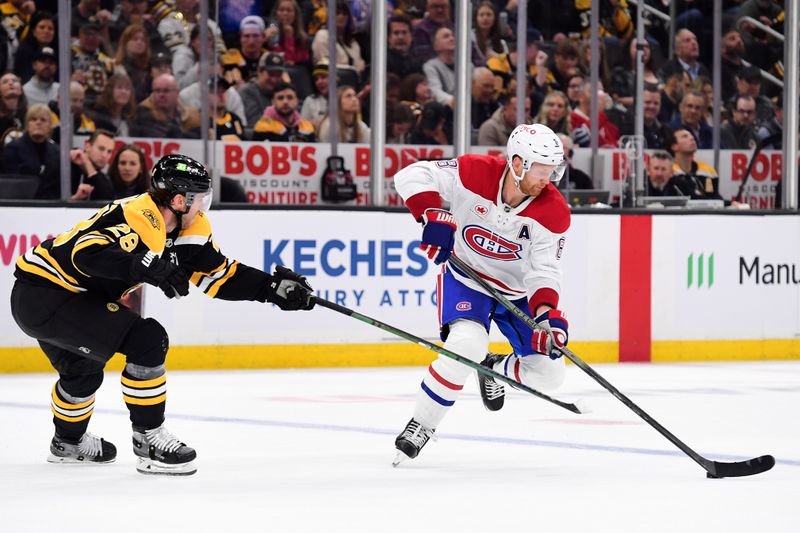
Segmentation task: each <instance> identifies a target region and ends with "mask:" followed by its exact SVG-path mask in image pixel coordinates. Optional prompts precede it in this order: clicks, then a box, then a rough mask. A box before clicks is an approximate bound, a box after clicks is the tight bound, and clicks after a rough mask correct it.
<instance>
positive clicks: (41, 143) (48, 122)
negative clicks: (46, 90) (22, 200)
mask: <svg viewBox="0 0 800 533" xmlns="http://www.w3.org/2000/svg"><path fill="white" fill-rule="evenodd" d="M52 132H53V119H52V115H51V114H50V109H49V108H48V107H47V106H46V105H44V104H34V105H32V106H30V108H28V112H27V113H26V114H25V133H23V134H22V137H20V138H19V139H16V140H14V141H11V142H10V143H9V144H7V145H6V147H5V148H4V149H3V171H4V172H5V173H6V174H22V175H26V176H38V177H39V187H38V188H37V190H36V195H35V198H37V199H57V198H60V196H61V181H60V179H59V175H60V172H59V149H58V145H57V144H56V143H54V142H53V140H52V139H51V138H50V135H51V133H52Z"/></svg>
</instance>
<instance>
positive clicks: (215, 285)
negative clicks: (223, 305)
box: [206, 261, 239, 298]
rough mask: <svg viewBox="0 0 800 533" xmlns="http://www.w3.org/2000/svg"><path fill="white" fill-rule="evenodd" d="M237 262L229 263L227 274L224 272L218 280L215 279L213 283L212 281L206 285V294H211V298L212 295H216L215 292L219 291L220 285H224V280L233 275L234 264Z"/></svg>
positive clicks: (234, 271) (237, 262)
mask: <svg viewBox="0 0 800 533" xmlns="http://www.w3.org/2000/svg"><path fill="white" fill-rule="evenodd" d="M238 264H239V261H234V263H233V264H232V265H231V268H230V270H229V271H228V273H227V274H225V275H224V276H222V277H221V278H220V279H218V280H217V281H215V282H214V283H212V284H211V285H210V286H209V287H208V290H207V291H206V294H208V295H209V296H211V297H212V298H213V297H214V296H216V295H217V292H219V289H220V287H222V286H223V285H225V282H226V281H228V280H229V279H230V278H231V276H233V275H234V274H235V273H236V266H237V265H238Z"/></svg>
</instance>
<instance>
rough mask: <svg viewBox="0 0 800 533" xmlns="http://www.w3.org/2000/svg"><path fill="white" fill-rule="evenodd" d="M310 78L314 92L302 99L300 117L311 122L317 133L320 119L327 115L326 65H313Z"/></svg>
mask: <svg viewBox="0 0 800 533" xmlns="http://www.w3.org/2000/svg"><path fill="white" fill-rule="evenodd" d="M311 78H312V82H313V84H314V92H313V93H312V94H310V95H309V96H306V97H305V98H304V99H303V107H302V108H301V109H300V115H301V116H302V117H303V118H304V119H306V120H308V121H309V122H311V124H312V125H313V126H314V131H318V130H319V125H320V124H321V123H322V119H323V118H325V115H326V114H327V113H328V63H327V62H325V61H322V62H319V63H317V64H316V65H314V70H312V71H311Z"/></svg>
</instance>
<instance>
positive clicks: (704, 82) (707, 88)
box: [689, 76, 714, 123]
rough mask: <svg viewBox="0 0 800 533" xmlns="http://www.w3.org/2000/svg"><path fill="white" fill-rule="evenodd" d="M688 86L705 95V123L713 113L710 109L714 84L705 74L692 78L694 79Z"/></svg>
mask: <svg viewBox="0 0 800 533" xmlns="http://www.w3.org/2000/svg"><path fill="white" fill-rule="evenodd" d="M689 87H690V88H691V89H694V90H696V91H699V92H701V93H702V94H703V96H704V97H705V99H706V105H705V107H703V120H704V121H705V122H707V123H710V122H711V120H712V115H713V113H714V110H713V109H712V106H713V105H714V85H713V84H712V83H711V80H710V79H708V78H706V77H705V76H698V77H696V78H695V79H694V81H692V83H691V85H690V86H689Z"/></svg>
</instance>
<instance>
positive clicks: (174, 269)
mask: <svg viewBox="0 0 800 533" xmlns="http://www.w3.org/2000/svg"><path fill="white" fill-rule="evenodd" d="M131 277H132V278H133V280H134V281H135V282H137V283H141V282H143V283H149V284H150V285H154V286H156V287H158V288H159V289H161V290H162V291H164V294H166V295H167V298H175V297H177V298H180V297H181V296H186V295H187V294H189V277H188V276H187V275H186V272H184V271H183V269H182V268H181V267H179V266H178V265H176V264H174V263H172V262H170V261H168V260H166V259H163V258H161V257H159V256H157V255H156V254H154V253H153V252H151V251H148V252H146V253H144V254H141V255H139V256H138V257H137V258H136V260H134V262H133V264H132V265H131Z"/></svg>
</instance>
